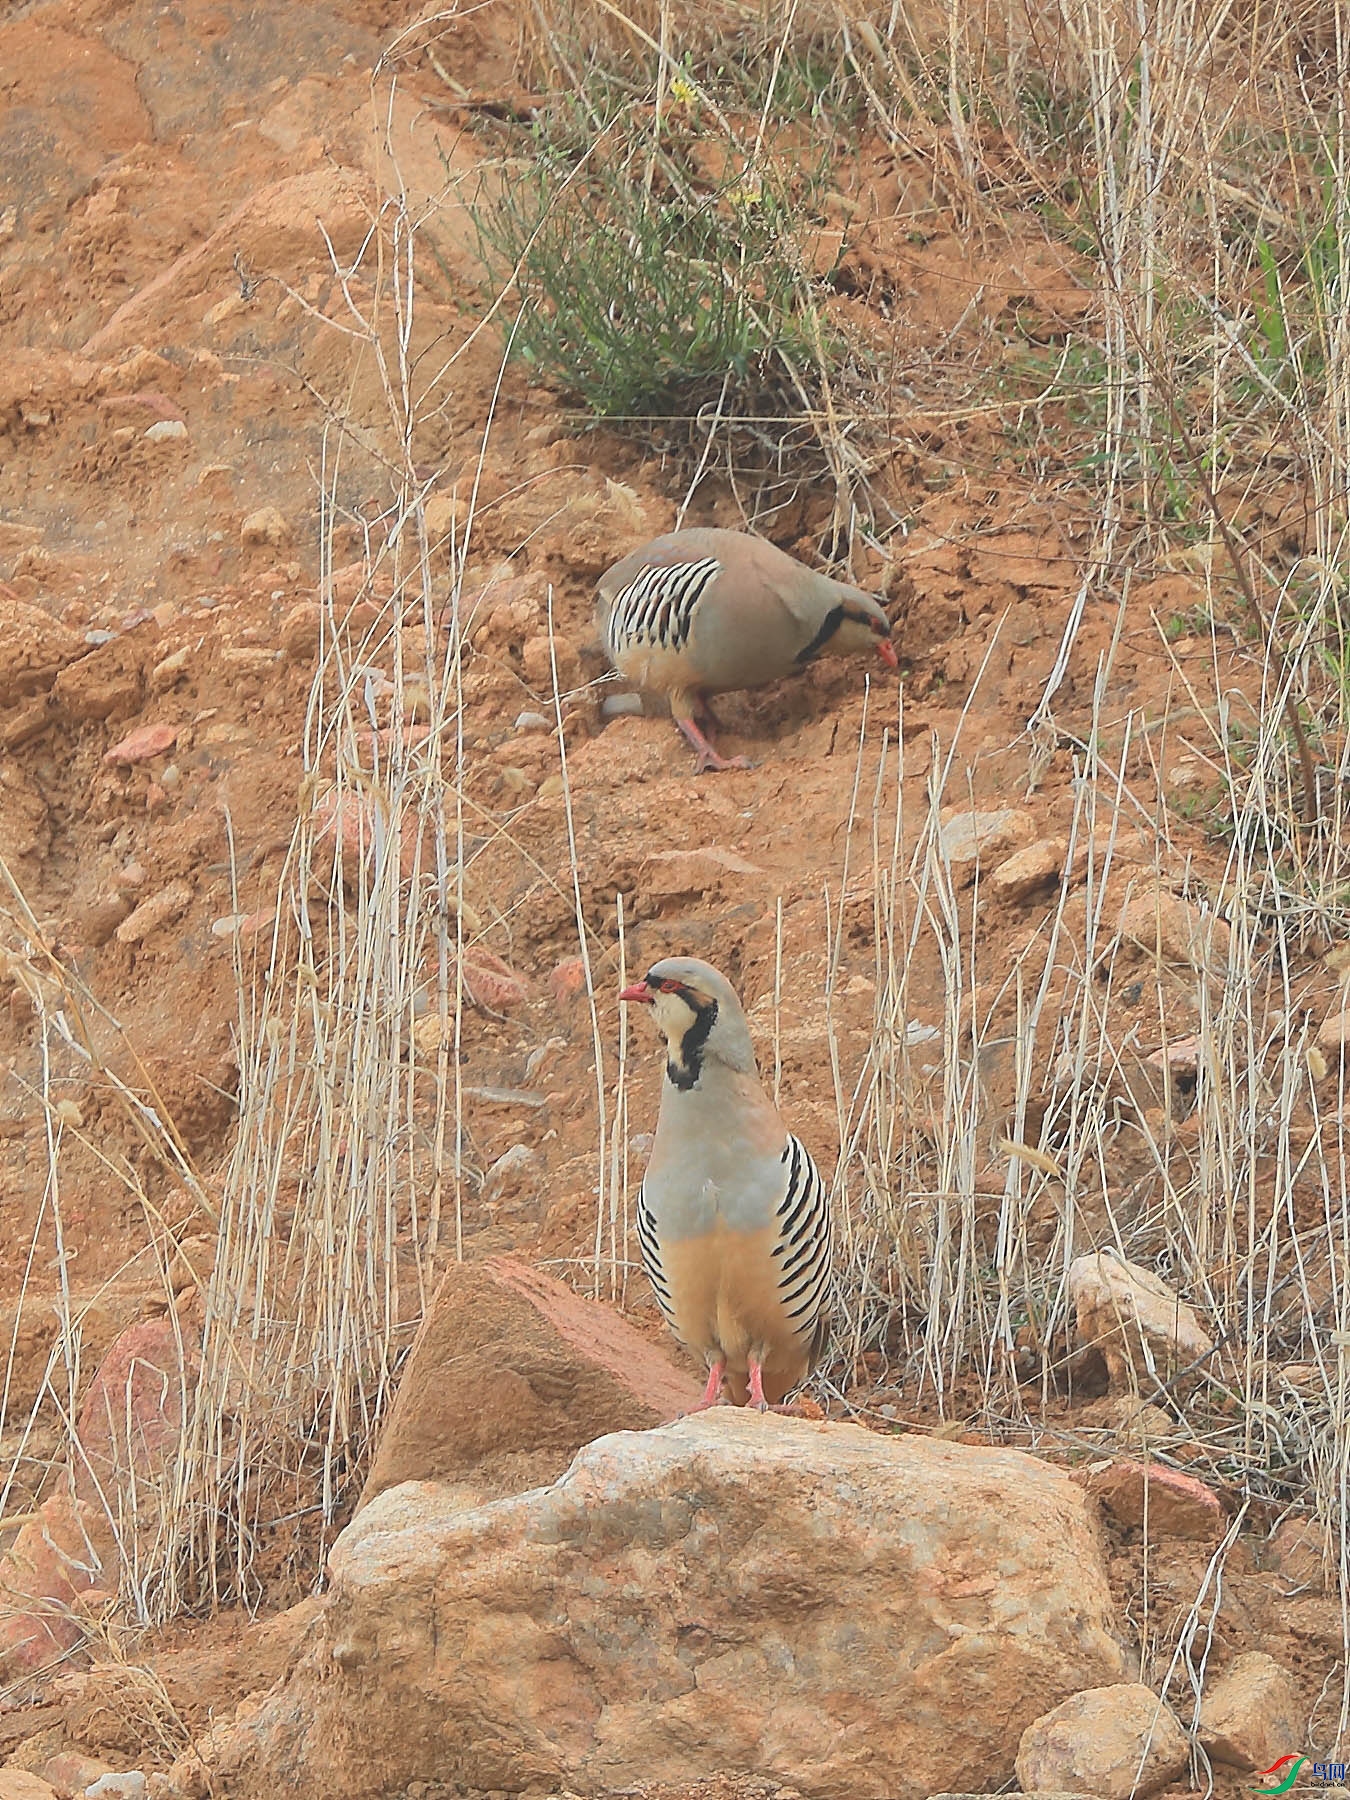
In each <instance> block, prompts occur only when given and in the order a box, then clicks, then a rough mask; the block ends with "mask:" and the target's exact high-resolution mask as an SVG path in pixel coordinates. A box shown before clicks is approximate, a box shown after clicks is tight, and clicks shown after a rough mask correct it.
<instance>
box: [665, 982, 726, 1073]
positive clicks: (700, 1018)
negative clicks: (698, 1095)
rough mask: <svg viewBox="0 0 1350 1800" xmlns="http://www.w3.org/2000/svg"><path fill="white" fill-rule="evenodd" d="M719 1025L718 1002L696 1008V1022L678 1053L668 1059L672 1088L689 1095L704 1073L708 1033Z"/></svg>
mask: <svg viewBox="0 0 1350 1800" xmlns="http://www.w3.org/2000/svg"><path fill="white" fill-rule="evenodd" d="M716 1023H717V1002H716V1001H715V1000H707V1001H705V1002H704V1003H703V1005H702V1006H696V1007H695V1008H694V1020H693V1023H692V1024H691V1025H690V1027H689V1029H688V1031H686V1032H685V1034H684V1036H683V1038H681V1040H680V1046H679V1050H678V1053H677V1052H675V1051H674V1050H672V1051H671V1053H670V1055H668V1056H667V1058H666V1075H667V1076H668V1077H669V1080H670V1084H671V1086H672V1087H677V1088H679V1089H680V1091H681V1093H687V1092H688V1091H689V1089H690V1088H691V1087H693V1086H694V1084H695V1083H696V1082H697V1080H698V1078H699V1076H700V1075H701V1074H702V1073H703V1049H704V1045H705V1044H706V1043H707V1042H708V1033H709V1032H710V1031H711V1030H712V1028H713V1026H714V1025H715V1024H716Z"/></svg>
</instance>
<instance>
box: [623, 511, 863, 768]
mask: <svg viewBox="0 0 1350 1800" xmlns="http://www.w3.org/2000/svg"><path fill="white" fill-rule="evenodd" d="M596 613H597V619H598V622H599V626H600V633H601V636H602V637H603V639H604V644H605V649H606V651H607V652H608V655H609V659H610V661H611V662H612V663H613V665H614V667H615V668H616V669H617V670H618V671H619V673H620V675H622V676H623V677H624V679H625V681H631V682H632V683H633V685H634V686H635V687H640V688H647V689H649V690H651V691H653V692H656V693H663V694H668V695H669V696H670V710H671V714H672V716H673V718H674V720H675V723H676V724H677V725H678V726H679V728H680V730H681V731H682V732H683V733H684V735H685V737H687V738H688V740H689V742H690V743H691V744H692V745H693V747H694V749H695V751H696V752H697V755H698V764H697V767H698V768H699V769H700V770H702V769H746V768H749V766H750V764H749V763H748V762H747V761H746V759H745V758H744V757H743V756H738V757H733V758H731V759H727V758H725V757H722V756H719V755H718V753H717V751H716V750H715V749H714V748H713V746H712V744H711V743H710V742H709V741H708V737H707V729H706V728H707V727H708V726H710V725H715V724H716V720H715V719H714V718H713V717H712V714H711V713H710V712H709V710H708V703H707V697H708V695H709V694H725V693H728V692H730V691H731V690H732V689H733V688H750V687H762V686H763V685H764V683H765V682H768V681H777V680H779V678H780V677H781V676H784V675H791V674H792V673H793V672H794V671H795V670H797V669H800V668H802V667H804V665H805V664H807V663H809V662H811V661H812V660H813V659H814V658H815V657H817V656H847V655H849V654H850V653H851V652H852V651H855V650H876V651H877V652H878V653H879V654H880V656H881V658H882V660H883V661H884V662H886V663H889V665H890V666H891V667H892V668H895V667H896V655H895V649H894V647H893V645H892V644H891V626H890V621H889V620H888V619H887V617H886V614H885V613H884V612H883V611H882V608H881V603H880V602H879V601H877V600H874V599H873V598H872V596H871V595H870V594H865V593H863V591H862V589H861V588H855V587H849V586H848V585H847V584H846V583H845V582H842V581H833V580H831V578H830V577H829V576H828V575H821V574H819V573H818V572H817V571H816V570H815V569H808V568H807V567H806V565H805V564H804V563H799V562H798V561H797V560H796V558H795V557H791V556H789V555H788V554H787V553H786V551H783V550H779V549H778V548H777V547H776V546H775V545H773V544H771V543H769V541H768V539H767V538H761V537H752V536H751V535H749V534H748V533H747V532H743V531H704V530H694V531H672V532H670V533H669V534H668V535H667V536H665V537H659V538H653V539H652V541H651V543H650V544H644V545H643V546H642V548H641V549H640V550H634V551H633V552H632V554H631V555H629V556H625V557H624V559H623V561H622V562H617V563H615V565H614V567H613V568H612V569H610V570H609V571H608V573H606V574H604V575H602V576H601V577H600V584H599V589H598V601H597V608H596Z"/></svg>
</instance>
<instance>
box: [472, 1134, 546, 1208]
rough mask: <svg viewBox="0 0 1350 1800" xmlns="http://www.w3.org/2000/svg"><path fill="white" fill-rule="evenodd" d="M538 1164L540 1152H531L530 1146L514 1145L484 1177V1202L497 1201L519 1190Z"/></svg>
mask: <svg viewBox="0 0 1350 1800" xmlns="http://www.w3.org/2000/svg"><path fill="white" fill-rule="evenodd" d="M538 1162H539V1155H538V1152H537V1151H534V1150H531V1148H530V1146H529V1145H528V1144H512V1146H511V1148H510V1149H509V1150H507V1151H505V1152H504V1153H503V1154H502V1155H501V1156H499V1157H498V1158H497V1160H496V1162H494V1163H493V1164H492V1166H491V1168H490V1169H489V1170H488V1172H487V1174H486V1175H485V1176H484V1177H483V1198H484V1200H495V1199H497V1198H498V1196H499V1195H501V1194H503V1193H506V1192H509V1191H511V1190H513V1189H515V1188H518V1187H519V1186H520V1185H521V1183H522V1181H523V1180H524V1179H525V1177H526V1176H527V1175H528V1174H529V1173H530V1171H531V1170H532V1169H533V1168H535V1167H536V1166H537V1165H538Z"/></svg>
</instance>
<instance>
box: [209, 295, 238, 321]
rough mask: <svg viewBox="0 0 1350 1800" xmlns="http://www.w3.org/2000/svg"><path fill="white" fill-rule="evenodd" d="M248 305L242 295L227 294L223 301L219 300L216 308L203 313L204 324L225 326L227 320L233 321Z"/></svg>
mask: <svg viewBox="0 0 1350 1800" xmlns="http://www.w3.org/2000/svg"><path fill="white" fill-rule="evenodd" d="M247 304H248V302H247V301H246V300H245V299H244V297H243V295H242V294H239V293H233V294H227V295H226V296H225V298H224V299H223V300H217V301H216V303H215V305H214V306H212V307H210V308H209V309H208V310H207V311H206V312H205V313H203V315H202V324H203V325H223V324H224V323H225V321H226V320H227V319H232V318H234V317H235V315H236V314H237V313H241V312H243V310H244V308H245V306H246V305H247Z"/></svg>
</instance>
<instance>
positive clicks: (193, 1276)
mask: <svg viewBox="0 0 1350 1800" xmlns="http://www.w3.org/2000/svg"><path fill="white" fill-rule="evenodd" d="M219 1247H220V1245H219V1240H218V1238H217V1237H216V1236H215V1234H214V1233H213V1232H205V1233H202V1234H201V1235H199V1236H197V1237H189V1238H184V1239H183V1241H182V1243H181V1244H179V1245H178V1247H177V1249H176V1250H175V1252H174V1255H173V1258H172V1260H171V1262H170V1264H169V1287H170V1288H171V1290H172V1291H173V1292H174V1293H175V1294H182V1293H186V1292H187V1290H188V1289H189V1288H194V1287H205V1286H206V1284H207V1282H209V1281H210V1279H211V1272H212V1270H213V1269H214V1268H215V1266H216V1253H217V1251H218V1249H219Z"/></svg>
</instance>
